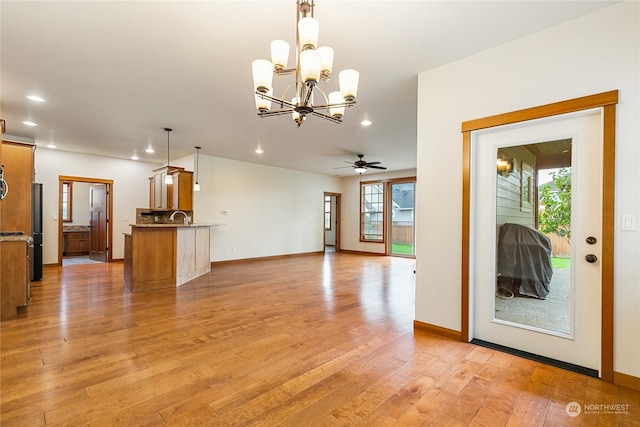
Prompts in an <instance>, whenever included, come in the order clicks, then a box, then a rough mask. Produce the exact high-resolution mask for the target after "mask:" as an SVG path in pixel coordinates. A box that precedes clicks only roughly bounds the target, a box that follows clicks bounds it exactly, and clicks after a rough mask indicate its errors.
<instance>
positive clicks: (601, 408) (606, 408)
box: [583, 403, 629, 415]
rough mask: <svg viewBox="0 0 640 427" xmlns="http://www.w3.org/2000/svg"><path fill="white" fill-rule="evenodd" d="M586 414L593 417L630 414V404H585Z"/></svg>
mask: <svg viewBox="0 0 640 427" xmlns="http://www.w3.org/2000/svg"><path fill="white" fill-rule="evenodd" d="M583 409H584V413H585V415H586V414H593V415H605V414H628V413H629V404H628V403H585V404H584V408H583Z"/></svg>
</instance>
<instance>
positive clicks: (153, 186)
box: [149, 166, 193, 210]
mask: <svg viewBox="0 0 640 427" xmlns="http://www.w3.org/2000/svg"><path fill="white" fill-rule="evenodd" d="M167 174H169V175H171V178H172V181H173V183H172V184H165V178H166V176H167ZM149 207H150V208H155V209H180V210H192V209H193V172H190V171H186V170H184V168H179V167H176V166H168V167H167V166H165V167H162V168H159V169H154V170H153V176H151V177H149Z"/></svg>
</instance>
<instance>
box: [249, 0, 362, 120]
mask: <svg viewBox="0 0 640 427" xmlns="http://www.w3.org/2000/svg"><path fill="white" fill-rule="evenodd" d="M314 7H315V0H297V1H296V8H297V14H296V63H295V66H294V68H287V62H288V59H289V43H287V42H286V41H284V40H274V41H272V42H271V61H268V60H266V59H256V60H255V61H253V63H252V64H251V68H252V71H253V85H254V91H255V101H256V109H257V110H258V116H259V117H270V116H281V115H283V114H291V116H292V118H293V120H294V121H295V122H296V124H297V125H298V127H300V125H302V123H304V121H305V119H306V117H307V116H309V115H313V116H316V117H320V118H322V119H325V120H329V121H331V122H334V123H342V116H343V115H344V112H345V108H348V107H351V106H352V105H354V104H355V103H356V96H357V94H358V80H359V76H360V75H359V73H358V72H357V71H356V70H343V71H341V72H340V73H339V75H338V77H339V79H338V80H339V84H340V91H339V92H338V91H336V92H331V93H329V96H328V97H327V95H326V94H325V93H324V92H323V91H322V90H321V89H320V88H319V87H318V82H319V81H320V80H322V81H324V82H327V81H329V79H330V76H331V72H332V71H333V53H334V52H333V49H332V48H330V47H326V46H323V47H317V45H318V31H319V27H320V25H319V23H318V21H317V20H316V19H315V18H314ZM274 74H275V75H276V76H284V75H290V74H293V75H295V81H294V83H292V84H290V85H288V86H287V87H286V88H285V90H284V91H283V93H282V96H281V97H280V98H277V97H274V96H273V86H272V84H273V75H274ZM290 88H293V90H295V93H294V94H293V95H294V96H291V94H289V95H287V91H288V90H289V89H290ZM318 92H319V93H320V95H321V96H318V98H323V100H322V101H320V102H323V101H324V104H322V103H321V104H318V105H316V104H315V103H314V102H313V101H314V100H313V97H312V94H313V93H318ZM289 97H290V98H289ZM289 99H291V100H290V101H289ZM273 104H275V107H276V109H274V110H272V109H271V108H272V105H273Z"/></svg>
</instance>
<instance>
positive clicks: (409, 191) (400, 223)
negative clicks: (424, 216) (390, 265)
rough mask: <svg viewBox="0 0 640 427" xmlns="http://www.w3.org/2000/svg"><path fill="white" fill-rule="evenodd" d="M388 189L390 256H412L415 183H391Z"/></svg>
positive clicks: (413, 246)
mask: <svg viewBox="0 0 640 427" xmlns="http://www.w3.org/2000/svg"><path fill="white" fill-rule="evenodd" d="M390 188H391V191H390V193H391V228H390V230H391V232H390V239H391V255H404V256H414V255H415V254H416V253H415V226H414V218H415V215H414V212H415V182H405V183H397V184H396V183H392V184H391V186H390Z"/></svg>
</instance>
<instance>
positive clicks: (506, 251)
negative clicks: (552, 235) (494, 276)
mask: <svg viewBox="0 0 640 427" xmlns="http://www.w3.org/2000/svg"><path fill="white" fill-rule="evenodd" d="M552 276H553V269H552V267H551V240H549V238H548V237H547V236H545V235H544V234H542V233H540V232H539V231H538V230H534V229H533V228H530V227H527V226H524V225H519V224H502V226H501V227H500V237H499V238H498V286H499V287H500V288H501V289H506V290H509V291H511V292H513V293H514V295H515V296H522V295H525V296H530V297H535V298H540V299H545V298H546V297H547V295H548V294H549V283H550V282H551V277H552Z"/></svg>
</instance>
